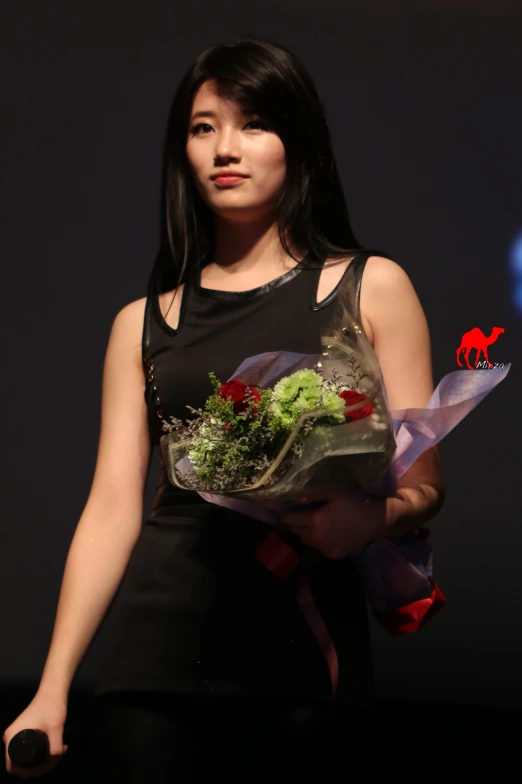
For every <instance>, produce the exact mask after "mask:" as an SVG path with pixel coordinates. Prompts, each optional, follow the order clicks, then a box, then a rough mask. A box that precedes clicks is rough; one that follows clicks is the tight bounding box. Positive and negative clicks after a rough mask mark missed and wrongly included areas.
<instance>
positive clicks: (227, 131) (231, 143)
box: [215, 128, 241, 161]
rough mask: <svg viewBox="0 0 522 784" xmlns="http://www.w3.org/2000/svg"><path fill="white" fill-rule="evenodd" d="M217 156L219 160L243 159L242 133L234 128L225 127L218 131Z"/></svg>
mask: <svg viewBox="0 0 522 784" xmlns="http://www.w3.org/2000/svg"><path fill="white" fill-rule="evenodd" d="M215 156H216V158H217V159H218V160H221V159H224V160H230V159H233V160H235V161H238V160H240V159H241V139H240V134H239V133H238V132H237V131H235V130H234V129H233V128H223V129H221V131H219V132H218V133H216V147H215Z"/></svg>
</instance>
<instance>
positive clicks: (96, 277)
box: [0, 0, 522, 727]
mask: <svg viewBox="0 0 522 784" xmlns="http://www.w3.org/2000/svg"><path fill="white" fill-rule="evenodd" d="M0 17H1V18H0V44H1V47H0V58H1V65H2V67H1V73H2V76H1V85H0V88H1V96H2V104H3V108H2V115H3V118H2V123H1V125H0V134H1V137H0V138H1V156H2V166H1V177H2V189H1V193H2V205H1V213H0V214H1V218H0V219H1V222H2V230H1V241H2V261H3V264H2V286H1V294H2V302H1V304H2V307H1V310H0V314H1V315H0V319H1V330H2V346H3V351H4V363H3V373H2V385H1V390H2V412H3V417H2V424H3V434H4V448H3V455H4V460H3V469H2V474H1V476H2V498H3V520H2V525H1V552H0V595H1V596H2V599H3V601H2V624H1V630H2V631H1V634H0V636H1V644H0V682H1V683H2V684H3V687H4V688H5V689H10V690H12V689H16V688H18V687H20V688H26V687H27V686H29V688H30V687H31V684H33V683H34V685H35V688H36V686H37V683H38V679H39V677H40V674H41V671H42V668H43V666H44V663H45V658H46V655H47V651H48V647H49V644H50V639H51V633H52V626H53V622H54V614H55V610H56V604H57V600H58V594H59V590H60V583H61V578H62V574H63V568H64V566H65V558H66V555H67V550H68V547H69V545H70V541H71V538H72V536H73V534H74V530H75V526H76V524H77V522H78V519H79V517H80V515H81V512H82V510H83V506H84V504H85V502H86V500H87V496H88V493H89V489H90V485H91V481H92V476H93V471H94V464H95V458H96V449H97V439H98V432H99V415H100V393H101V374H102V366H103V358H104V353H105V349H106V345H107V340H108V336H109V331H110V327H111V323H112V320H113V319H114V317H115V315H116V313H117V312H118V310H119V309H120V308H122V307H123V306H124V305H125V304H127V303H128V302H130V301H132V300H135V299H138V298H140V297H143V296H144V295H145V293H146V291H145V286H146V280H147V276H148V274H149V271H150V269H151V266H152V263H153V258H154V254H155V252H156V249H157V241H158V232H157V228H158V210H159V199H160V175H161V146H162V139H163V134H164V130H165V126H166V119H167V113H168V110H169V108H170V102H171V99H172V95H173V93H174V90H175V88H176V86H177V84H178V81H179V79H180V78H181V76H182V75H183V73H184V72H185V70H186V68H187V67H188V66H189V64H190V63H191V62H192V61H193V59H194V58H195V57H196V56H197V55H198V54H199V53H200V52H201V51H202V50H203V49H205V48H206V47H208V46H210V45H212V44H214V43H220V42H225V41H230V40H233V39H234V38H235V37H236V36H238V35H240V34H242V33H253V34H255V35H258V36H261V37H263V36H266V37H268V38H271V39H273V40H274V41H276V42H280V43H282V44H284V45H285V46H287V47H288V48H290V49H291V50H292V51H294V52H295V54H297V55H298V56H299V57H300V58H301V59H302V60H303V61H304V63H305V65H306V66H307V67H308V68H309V70H310V72H311V73H312V76H313V77H314V79H315V81H316V84H317V86H318V88H319V90H320V92H321V94H322V95H323V97H324V100H325V103H326V107H327V111H328V116H329V122H330V126H331V130H332V134H333V139H334V144H335V151H336V155H337V158H338V162H339V167H340V170H341V174H342V179H343V183H344V186H345V191H346V196H347V201H348V206H349V210H350V215H351V219H352V223H353V228H354V231H355V233H356V236H358V238H359V240H360V241H361V242H362V243H363V244H365V245H366V246H368V247H378V248H381V249H383V250H384V251H385V252H387V253H388V254H389V255H390V256H391V257H392V258H393V259H394V260H395V261H396V262H397V263H399V264H400V265H401V266H402V267H403V268H404V269H405V270H406V271H407V273H408V274H409V275H410V278H411V280H412V282H413V284H414V286H415V288H416V290H417V293H418V295H419V297H420V300H421V302H422V305H423V307H424V310H425V313H426V316H427V319H428V323H429V326H430V331H431V336H432V351H433V370H434V379H435V384H438V382H439V381H440V379H441V378H442V376H444V375H446V374H447V373H450V372H452V371H454V370H458V366H457V364H456V360H455V351H456V349H457V347H458V346H459V344H460V339H461V336H462V335H463V333H464V332H467V331H468V330H470V329H471V328H472V327H474V326H479V327H480V328H481V329H482V330H483V331H484V333H485V334H487V335H488V334H489V333H490V332H491V330H492V328H493V327H494V326H501V327H504V328H505V333H504V334H503V335H501V336H500V337H499V339H498V341H497V343H495V344H494V345H493V346H491V347H490V354H489V357H490V360H491V361H492V362H504V363H506V364H507V363H508V362H512V363H513V365H512V368H511V371H510V373H509V375H508V376H507V378H506V379H505V380H504V382H503V383H502V384H501V385H500V386H499V387H498V388H497V389H495V390H494V391H493V392H492V393H491V395H490V396H489V397H488V398H486V399H485V401H483V402H482V403H481V404H480V405H479V406H478V408H477V409H475V411H473V412H472V413H471V414H470V415H469V417H468V418H466V419H465V420H464V421H463V422H462V423H461V424H460V425H459V426H458V427H457V429H456V430H455V431H454V432H452V433H451V434H450V435H449V436H448V437H447V438H446V440H444V441H443V442H442V443H441V446H440V452H441V456H442V459H443V467H444V472H445V477H446V484H447V500H446V504H445V507H444V509H443V510H442V512H441V513H440V514H439V515H438V516H437V517H436V518H435V519H434V520H433V521H432V524H431V529H432V539H431V541H432V545H433V547H434V551H435V577H436V579H437V582H438V583H439V585H440V587H441V588H442V590H443V591H444V593H445V594H446V596H447V598H448V604H447V606H446V607H445V608H444V609H443V610H442V612H441V613H440V614H439V615H437V616H436V617H435V618H434V619H433V620H432V621H430V623H429V624H428V625H427V626H426V627H424V628H423V629H422V630H421V631H420V632H418V633H417V634H415V635H411V636H407V637H402V638H398V639H393V638H391V637H390V636H389V635H388V633H387V632H385V631H384V629H382V628H381V627H379V626H378V625H377V624H376V623H375V622H373V620H372V630H373V636H374V645H375V661H376V668H377V679H378V696H379V697H380V698H381V699H383V700H433V701H439V702H441V703H445V704H450V705H453V706H455V707H457V706H458V705H476V706H479V705H482V706H490V707H491V708H493V707H495V706H498V707H504V708H508V707H511V708H513V707H520V706H521V704H522V676H521V672H520V670H521V667H520V660H521V654H522V639H521V638H522V635H521V631H520V626H521V623H520V621H521V618H522V572H521V569H520V558H521V553H522V532H521V527H522V518H521V513H520V468H521V459H520V451H519V446H518V443H517V441H518V442H519V441H520V416H519V406H520V404H519V399H520V389H521V387H520V366H519V364H518V362H517V360H518V357H519V356H520V345H521V336H522V335H521V331H522V324H521V313H520V312H517V311H516V309H515V305H514V304H512V299H511V297H510V291H511V289H512V287H513V286H514V282H513V280H512V279H511V278H510V274H511V273H510V271H509V269H508V262H507V259H508V254H509V252H510V248H511V244H512V243H513V242H514V238H515V235H516V233H517V232H518V231H519V230H520V229H521V227H522V209H521V207H522V194H521V187H520V182H521V176H522V166H521V164H522V145H521V139H522V49H521V46H520V31H521V29H522V8H521V6H520V4H519V3H515V2H513V3H511V2H501V1H500V0H491V2H472V0H469V2H463V0H460V2H457V0H451V1H450V0H448V2H442V1H441V0H439V1H438V2H434V1H433V0H429V1H428V0H422V2H420V3H419V2H398V1H397V0H394V2H393V3H391V2H389V1H388V2H384V0H383V1H382V2H375V1H373V2H372V1H369V0H365V2H362V0H361V1H360V2H348V1H347V0H346V1H345V2H343V1H342V0H336V1H334V0H322V2H317V0H314V1H313V2H312V1H311V0H301V2H286V3H283V4H282V5H279V4H278V3H276V2H273V0H264V2H263V3H260V4H259V6H254V5H253V4H251V3H245V2H241V3H239V2H220V3H211V2H206V3H201V2H200V3H198V4H189V5H188V6H187V7H185V8H182V7H181V6H179V5H178V4H177V3H173V2H166V0H164V1H163V2H160V1H159V0H156V1H155V2H148V3H147V4H145V3H141V4H135V5H133V6H131V5H130V4H129V3H123V2H112V3H108V4H104V5H103V6H102V4H101V3H93V2H89V3H86V2H74V3H68V2H65V1H62V2H57V1H55V2H50V3H44V2H27V3H17V4H10V5H9V6H8V5H4V6H3V8H2V11H1V12H0ZM472 358H473V357H472ZM412 361H415V358H414V357H412ZM491 372H494V371H491ZM517 423H518V426H517ZM517 427H518V429H517ZM156 467H157V459H155V460H154V462H153V465H152V470H151V474H150V477H149V484H148V490H147V495H146V498H145V510H144V512H145V513H148V507H149V504H150V501H151V492H152V490H153V489H154V483H155V473H156ZM109 626H110V614H109V616H108V617H107V619H106V621H105V622H104V623H103V624H102V627H101V628H100V632H99V634H98V635H97V637H96V639H95V641H94V642H93V645H92V646H91V648H90V650H89V652H88V654H87V656H86V658H85V660H84V662H83V663H82V665H81V667H80V669H79V671H78V675H77V679H76V685H77V686H78V687H80V686H81V687H85V688H87V689H88V688H90V686H91V685H92V684H93V682H94V680H95V678H96V675H97V672H98V667H99V664H100V660H101V657H102V656H103V649H104V645H105V642H106V634H107V630H108V627H109ZM22 707H23V706H22ZM13 718H14V715H12V716H11V719H10V720H12V719H13ZM5 726H6V725H5V723H4V725H3V727H5Z"/></svg>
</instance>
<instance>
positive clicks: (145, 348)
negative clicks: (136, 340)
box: [141, 293, 152, 366]
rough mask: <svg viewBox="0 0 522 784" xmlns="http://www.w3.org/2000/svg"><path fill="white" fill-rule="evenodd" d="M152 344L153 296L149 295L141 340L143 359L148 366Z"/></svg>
mask: <svg viewBox="0 0 522 784" xmlns="http://www.w3.org/2000/svg"><path fill="white" fill-rule="evenodd" d="M151 344H152V296H151V294H150V293H149V294H147V299H146V302H145V313H144V317H143V330H142V338H141V357H142V360H143V364H144V365H145V366H146V365H147V362H148V360H149V357H150V354H151Z"/></svg>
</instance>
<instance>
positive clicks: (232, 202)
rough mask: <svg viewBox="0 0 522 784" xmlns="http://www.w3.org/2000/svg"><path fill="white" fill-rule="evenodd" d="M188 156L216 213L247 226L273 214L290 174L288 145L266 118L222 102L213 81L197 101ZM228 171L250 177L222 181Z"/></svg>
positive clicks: (190, 124) (193, 110)
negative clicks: (248, 222) (287, 174)
mask: <svg viewBox="0 0 522 784" xmlns="http://www.w3.org/2000/svg"><path fill="white" fill-rule="evenodd" d="M200 112H201V114H199V113H200ZM196 115H197V116H196ZM186 151H187V158H188V161H189V165H190V167H191V169H192V173H193V176H194V181H195V183H196V187H197V189H198V191H199V193H200V195H201V197H202V199H203V200H204V201H205V202H206V204H208V206H209V207H210V209H211V210H213V212H215V213H217V214H218V215H221V216H222V217H224V218H227V219H232V220H239V221H246V220H253V219H257V218H260V217H262V216H263V215H265V214H266V213H267V212H269V211H270V208H271V205H272V203H273V201H274V198H275V196H276V195H277V193H278V191H279V189H280V187H281V185H282V183H283V181H284V178H285V174H286V160H285V148H284V146H283V143H282V141H281V139H280V138H279V136H278V135H277V134H276V133H275V132H274V131H272V130H271V129H270V128H269V127H267V126H266V125H265V124H264V123H263V121H262V119H260V118H256V115H250V116H245V115H244V114H243V113H242V112H241V109H240V107H239V106H238V104H236V103H235V102H233V101H226V100H224V99H222V98H219V96H218V95H217V94H216V92H215V90H214V89H213V83H212V82H211V81H207V82H204V83H203V84H202V85H201V87H200V88H199V90H198V92H197V93H196V95H195V96H194V101H193V104H192V112H191V116H190V121H189V131H188V136H187V146H186ZM224 169H226V170H228V169H230V170H234V171H236V172H239V173H240V174H243V175H244V177H241V178H240V179H238V180H236V181H234V182H232V181H230V182H228V183H227V182H225V181H224V180H223V181H220V180H219V179H217V180H216V179H215V176H216V174H217V173H218V172H219V171H221V170H224Z"/></svg>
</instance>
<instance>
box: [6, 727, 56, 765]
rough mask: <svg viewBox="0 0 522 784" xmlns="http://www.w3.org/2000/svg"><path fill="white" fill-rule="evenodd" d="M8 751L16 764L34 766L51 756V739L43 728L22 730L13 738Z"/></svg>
mask: <svg viewBox="0 0 522 784" xmlns="http://www.w3.org/2000/svg"><path fill="white" fill-rule="evenodd" d="M7 753H8V754H9V757H10V758H11V760H12V762H14V763H15V765H18V766H19V767H21V768H34V767H36V766H37V765H41V764H42V763H43V762H45V760H46V759H47V757H48V756H49V739H48V737H47V735H46V734H45V732H42V730H20V732H17V734H16V735H14V737H12V738H11V741H10V743H9V745H8V747H7Z"/></svg>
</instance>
